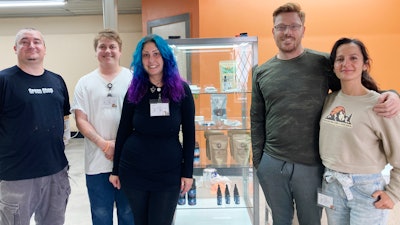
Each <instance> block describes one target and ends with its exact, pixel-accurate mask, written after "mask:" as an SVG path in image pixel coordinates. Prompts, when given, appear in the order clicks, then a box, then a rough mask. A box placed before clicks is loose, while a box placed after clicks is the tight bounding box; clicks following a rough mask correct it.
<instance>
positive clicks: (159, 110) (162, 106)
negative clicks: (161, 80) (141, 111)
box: [150, 102, 169, 117]
mask: <svg viewBox="0 0 400 225" xmlns="http://www.w3.org/2000/svg"><path fill="white" fill-rule="evenodd" d="M150 116H152V117H153V116H169V102H150Z"/></svg>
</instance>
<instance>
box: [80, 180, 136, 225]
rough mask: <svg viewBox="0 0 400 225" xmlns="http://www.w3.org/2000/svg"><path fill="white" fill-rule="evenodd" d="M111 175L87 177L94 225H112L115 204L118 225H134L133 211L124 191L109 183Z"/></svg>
mask: <svg viewBox="0 0 400 225" xmlns="http://www.w3.org/2000/svg"><path fill="white" fill-rule="evenodd" d="M109 176H110V173H101V174H96V175H86V186H87V189H88V194H89V201H90V210H91V213H92V222H93V225H112V224H113V213H114V202H115V205H116V207H117V217H118V225H134V222H133V214H132V210H131V208H130V206H129V202H128V199H127V198H126V196H125V194H124V192H123V191H121V190H118V189H116V188H114V186H113V185H112V184H111V183H110V182H109V179H108V178H109Z"/></svg>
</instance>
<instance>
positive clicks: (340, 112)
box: [323, 106, 353, 128]
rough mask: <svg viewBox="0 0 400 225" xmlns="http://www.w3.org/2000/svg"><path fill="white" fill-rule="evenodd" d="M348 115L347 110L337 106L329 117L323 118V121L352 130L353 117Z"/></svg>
mask: <svg viewBox="0 0 400 225" xmlns="http://www.w3.org/2000/svg"><path fill="white" fill-rule="evenodd" d="M352 115H353V114H350V115H346V109H345V108H344V107H343V106H336V107H335V108H334V109H333V110H332V111H331V112H330V113H329V115H327V116H326V117H325V118H323V121H324V122H326V123H330V124H333V125H336V126H343V127H348V128H351V127H352V124H351V121H350V120H351V116H352Z"/></svg>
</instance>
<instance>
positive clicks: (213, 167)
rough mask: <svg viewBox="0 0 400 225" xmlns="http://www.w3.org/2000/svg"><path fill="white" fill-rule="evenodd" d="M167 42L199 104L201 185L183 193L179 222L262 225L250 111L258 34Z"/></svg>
mask: <svg viewBox="0 0 400 225" xmlns="http://www.w3.org/2000/svg"><path fill="white" fill-rule="evenodd" d="M167 42H168V44H169V45H170V47H171V48H172V49H173V51H174V54H175V56H176V59H177V62H178V67H179V71H180V73H181V75H182V76H183V77H184V78H185V79H186V80H187V81H188V82H189V84H190V87H191V90H192V93H193V97H194V100H195V105H196V117H195V120H196V148H195V158H194V161H193V164H194V168H195V169H194V178H195V180H196V185H195V186H194V187H193V189H192V190H191V191H189V193H188V195H186V196H182V198H181V199H180V202H179V204H178V207H177V210H176V215H175V221H174V224H175V225H180V224H184V222H182V221H185V222H186V223H187V221H190V218H201V221H202V223H201V224H219V225H223V224H229V225H235V224H238V225H239V224H240V225H245V224H254V225H258V224H259V210H258V209H259V197H258V193H259V188H258V187H259V185H258V181H257V179H256V176H253V169H252V162H251V158H252V157H251V141H250V115H249V110H250V100H251V77H252V72H253V69H254V68H255V66H256V65H257V63H258V58H257V57H258V56H257V55H258V54H257V51H258V40H257V37H247V36H241V37H233V38H188V39H168V40H167ZM194 195H195V196H194ZM199 224H200V223H199Z"/></svg>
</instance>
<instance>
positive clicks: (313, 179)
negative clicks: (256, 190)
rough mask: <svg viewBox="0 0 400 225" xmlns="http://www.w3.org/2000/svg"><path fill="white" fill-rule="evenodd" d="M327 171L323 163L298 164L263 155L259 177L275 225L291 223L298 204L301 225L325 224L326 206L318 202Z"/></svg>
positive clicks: (258, 172)
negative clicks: (323, 220)
mask: <svg viewBox="0 0 400 225" xmlns="http://www.w3.org/2000/svg"><path fill="white" fill-rule="evenodd" d="M323 171H324V169H323V166H322V165H318V166H308V165H303V164H294V163H289V162H285V161H282V160H279V159H276V158H273V157H271V156H269V155H268V154H265V153H264V154H263V156H262V159H261V162H260V165H259V167H258V169H257V176H258V179H259V181H260V185H261V188H262V189H263V191H264V195H265V197H266V199H267V203H268V205H269V207H270V208H271V212H272V220H273V221H274V225H291V224H292V221H293V214H294V205H295V206H296V211H297V218H298V220H299V223H300V225H320V224H321V215H322V208H321V207H319V206H318V205H317V194H318V188H321V184H322V175H323Z"/></svg>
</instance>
